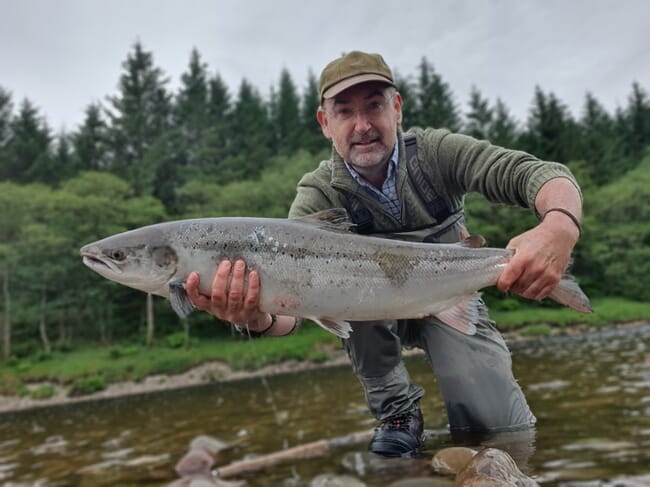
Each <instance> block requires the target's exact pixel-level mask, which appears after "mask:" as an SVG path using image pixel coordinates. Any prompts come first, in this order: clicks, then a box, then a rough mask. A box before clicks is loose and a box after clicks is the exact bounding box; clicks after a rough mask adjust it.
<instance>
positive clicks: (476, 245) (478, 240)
mask: <svg viewBox="0 0 650 487" xmlns="http://www.w3.org/2000/svg"><path fill="white" fill-rule="evenodd" d="M458 245H461V246H462V247H467V248H468V249H480V248H481V247H483V246H484V245H485V239H484V238H483V237H481V236H480V235H471V236H469V237H467V238H466V239H464V240H461V241H460V242H458Z"/></svg>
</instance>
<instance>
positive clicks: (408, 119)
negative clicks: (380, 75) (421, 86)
mask: <svg viewBox="0 0 650 487" xmlns="http://www.w3.org/2000/svg"><path fill="white" fill-rule="evenodd" d="M395 86H397V90H398V91H399V94H400V96H401V97H402V103H403V104H402V127H403V128H404V129H405V130H408V129H409V128H411V127H413V126H414V125H417V124H418V123H420V122H421V121H420V118H419V109H418V98H417V88H416V86H415V85H414V83H413V81H412V80H411V78H410V77H403V76H402V75H401V74H400V73H399V72H398V71H395Z"/></svg>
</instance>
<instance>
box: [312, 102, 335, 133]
mask: <svg viewBox="0 0 650 487" xmlns="http://www.w3.org/2000/svg"><path fill="white" fill-rule="evenodd" d="M316 119H317V120H318V124H319V125H320V128H321V130H322V131H323V135H324V136H325V137H326V138H328V139H331V138H332V136H331V135H330V129H329V125H328V122H329V121H328V120H327V115H325V111H324V110H323V108H322V107H318V111H317V112H316Z"/></svg>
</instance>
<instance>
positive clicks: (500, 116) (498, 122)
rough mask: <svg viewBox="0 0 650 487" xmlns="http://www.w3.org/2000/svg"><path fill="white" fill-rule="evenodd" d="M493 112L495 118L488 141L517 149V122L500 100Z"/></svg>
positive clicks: (498, 99) (489, 131)
mask: <svg viewBox="0 0 650 487" xmlns="http://www.w3.org/2000/svg"><path fill="white" fill-rule="evenodd" d="M492 110H493V113H494V116H493V119H492V123H491V124H490V129H489V130H488V135H487V138H488V140H489V141H490V142H492V143H493V144H496V145H500V146H501V147H508V148H510V149H515V148H517V143H518V142H517V139H518V136H519V133H518V127H517V122H516V120H515V119H514V118H513V117H512V116H511V115H510V112H509V110H508V107H507V106H506V105H505V103H503V101H502V100H501V99H500V98H497V101H496V102H495V104H494V107H493V108H492Z"/></svg>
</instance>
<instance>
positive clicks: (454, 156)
mask: <svg viewBox="0 0 650 487" xmlns="http://www.w3.org/2000/svg"><path fill="white" fill-rule="evenodd" d="M409 132H410V133H413V134H415V136H416V138H417V156H418V161H419V162H420V167H421V168H422V171H423V172H425V173H426V177H427V179H428V181H431V182H432V183H433V186H434V190H435V191H436V193H437V194H438V195H439V196H440V197H442V198H444V199H445V200H446V201H447V204H448V206H449V208H451V209H453V210H458V209H461V208H462V206H463V201H464V196H465V194H467V193H470V192H478V193H480V194H482V195H483V196H485V197H486V198H487V199H488V200H489V201H492V202H495V203H504V204H511V205H519V206H523V207H528V208H534V207H535V206H534V202H535V196H536V195H537V192H538V191H539V189H540V188H541V187H542V185H543V184H544V183H545V182H547V181H548V180H550V179H553V178H557V177H563V178H568V179H569V180H571V181H572V182H573V184H574V185H575V186H576V188H578V190H580V188H579V186H578V183H577V182H576V180H575V179H574V177H573V175H572V174H571V172H570V171H569V169H568V168H567V167H566V166H564V165H562V164H559V163H556V162H546V161H541V160H539V159H538V158H536V157H534V156H532V155H530V154H527V153H525V152H521V151H514V150H508V149H504V148H503V147H498V146H495V145H491V144H490V143H489V142H487V141H481V140H476V139H474V138H472V137H469V136H467V135H461V134H455V133H451V132H449V131H448V130H443V129H431V128H427V129H420V128H414V129H411V130H410V131H409ZM398 144H399V163H398V171H397V181H396V183H397V193H398V195H399V197H400V203H401V205H402V211H401V215H402V216H401V221H397V220H396V219H395V218H393V217H392V216H391V215H390V213H389V212H388V211H387V210H386V209H384V208H383V206H382V205H381V203H379V202H378V201H377V200H376V199H375V198H373V197H372V196H371V195H370V194H369V192H368V191H367V190H366V189H365V188H363V187H361V186H359V184H358V183H357V182H356V181H355V180H354V179H353V178H352V176H351V175H350V173H349V171H348V170H347V168H346V167H345V164H344V162H343V159H342V158H341V156H340V155H339V154H338V153H337V152H336V150H333V151H332V159H330V160H327V161H322V162H321V163H320V165H319V167H318V168H317V169H316V170H314V171H312V172H310V173H307V174H305V176H303V178H302V179H301V180H300V182H299V183H298V190H297V194H296V197H295V199H294V201H293V203H292V205H291V209H290V210H289V218H296V217H300V216H304V215H308V214H311V213H315V212H317V211H321V210H325V209H328V208H340V207H346V204H345V203H346V201H347V199H346V197H345V194H346V193H348V194H349V193H352V194H354V195H356V197H357V198H358V199H359V200H360V201H362V203H363V205H364V206H365V207H366V208H368V210H370V211H371V212H372V214H373V221H374V225H375V231H379V232H399V231H408V230H410V229H414V228H420V227H423V226H426V225H431V224H432V223H436V222H435V221H432V218H431V216H430V215H429V214H428V211H427V209H426V207H425V206H424V204H423V202H422V201H421V199H420V198H419V196H418V193H417V191H416V190H415V189H414V188H413V186H412V182H411V178H410V177H409V175H408V173H407V165H406V160H405V153H406V152H405V147H404V140H403V134H402V133H401V132H399V133H398ZM342 195H343V197H342Z"/></svg>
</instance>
